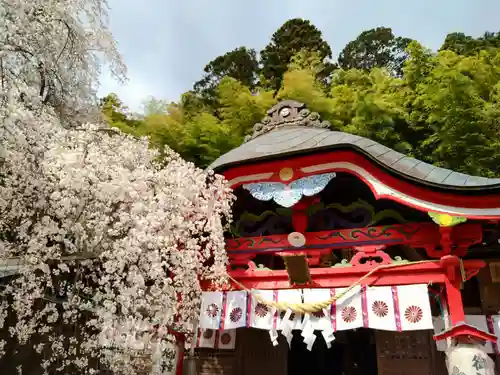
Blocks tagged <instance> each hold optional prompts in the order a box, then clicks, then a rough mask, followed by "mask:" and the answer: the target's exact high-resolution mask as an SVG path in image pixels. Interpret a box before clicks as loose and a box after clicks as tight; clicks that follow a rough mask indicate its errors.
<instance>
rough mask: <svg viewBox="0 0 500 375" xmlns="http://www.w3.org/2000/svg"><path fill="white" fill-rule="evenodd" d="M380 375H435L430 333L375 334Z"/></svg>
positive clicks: (378, 332)
mask: <svg viewBox="0 0 500 375" xmlns="http://www.w3.org/2000/svg"><path fill="white" fill-rule="evenodd" d="M375 338H376V345H377V357H378V362H377V365H378V373H379V375H435V374H434V358H433V349H434V347H435V343H434V342H433V341H432V338H431V334H430V333H429V331H407V332H388V331H376V333H375Z"/></svg>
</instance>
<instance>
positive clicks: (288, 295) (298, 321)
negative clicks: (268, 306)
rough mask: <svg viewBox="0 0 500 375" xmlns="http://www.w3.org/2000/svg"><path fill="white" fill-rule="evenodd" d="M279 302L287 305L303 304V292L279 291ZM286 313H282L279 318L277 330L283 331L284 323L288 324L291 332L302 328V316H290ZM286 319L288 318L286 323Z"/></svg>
mask: <svg viewBox="0 0 500 375" xmlns="http://www.w3.org/2000/svg"><path fill="white" fill-rule="evenodd" d="M278 301H279V302H287V303H296V304H300V303H302V290H301V289H285V290H278ZM286 313H287V312H286V311H280V315H279V318H278V324H277V327H276V328H277V329H283V327H282V325H283V323H286V324H287V325H288V327H289V329H290V330H294V329H301V328H302V314H297V313H294V312H290V313H289V314H288V315H287V314H286ZM284 318H287V319H286V321H285V319H284Z"/></svg>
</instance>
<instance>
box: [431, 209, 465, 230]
mask: <svg viewBox="0 0 500 375" xmlns="http://www.w3.org/2000/svg"><path fill="white" fill-rule="evenodd" d="M428 214H429V216H430V217H431V219H432V221H434V222H435V223H436V224H437V225H439V226H440V227H453V226H455V225H458V224H461V223H465V222H466V221H467V218H466V217H462V216H451V215H448V214H440V213H437V212H428Z"/></svg>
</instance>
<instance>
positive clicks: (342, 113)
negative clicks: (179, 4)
mask: <svg viewBox="0 0 500 375" xmlns="http://www.w3.org/2000/svg"><path fill="white" fill-rule="evenodd" d="M498 38H499V37H498V34H491V33H490V34H486V35H485V36H484V37H482V38H478V39H472V38H470V37H465V36H463V34H450V35H448V37H447V40H446V41H445V43H444V45H443V48H444V49H443V50H442V51H440V52H438V53H434V52H432V51H429V50H426V49H424V48H423V47H422V46H421V45H420V44H418V43H417V42H415V41H413V42H411V43H409V44H408V42H409V40H408V39H405V38H399V37H395V36H394V35H393V34H392V31H391V30H390V29H388V28H378V29H375V30H368V31H366V32H363V33H362V34H361V35H360V36H359V37H358V38H357V39H356V40H354V41H352V42H350V43H349V44H348V45H347V46H346V48H344V50H343V52H342V54H341V56H340V59H339V62H340V65H341V67H342V68H341V69H337V70H335V71H334V72H333V73H331V69H330V68H331V66H332V64H331V63H330V62H329V61H328V60H327V58H329V57H330V56H331V50H330V47H329V46H328V44H327V43H326V42H325V41H323V39H322V37H321V32H320V31H319V30H318V29H316V28H315V27H314V26H313V25H311V24H310V22H309V21H304V20H300V19H294V20H290V21H288V22H286V23H285V24H284V25H283V26H282V27H281V28H280V29H278V31H277V32H276V33H275V34H274V35H273V38H272V40H271V43H270V44H269V45H268V46H266V48H265V49H264V51H262V58H261V71H260V73H261V74H260V77H261V78H260V83H258V82H257V81H256V76H257V69H256V63H255V62H256V58H255V53H254V51H253V50H251V49H247V48H243V47H242V48H239V49H237V50H235V51H232V52H230V53H228V54H226V55H224V56H222V57H220V58H216V59H215V60H214V61H212V62H211V63H209V64H208V65H207V68H206V69H205V72H206V75H205V77H204V79H203V80H201V81H199V82H198V83H197V84H198V86H197V89H198V90H193V91H189V92H187V93H185V94H183V95H182V97H181V99H180V101H179V102H178V103H171V104H167V103H165V102H164V101H161V100H154V99H153V100H149V101H148V102H147V103H146V104H145V116H144V117H143V118H142V119H140V120H138V119H132V118H131V117H130V116H129V115H128V114H127V109H126V108H125V107H123V105H122V103H121V102H120V101H119V99H118V98H117V97H116V96H115V95H109V96H108V97H106V98H104V99H103V100H102V103H101V104H102V110H103V114H104V117H105V119H106V120H107V121H108V122H109V123H110V124H111V125H112V126H117V127H119V128H120V129H122V130H124V131H127V132H129V133H132V134H134V135H138V136H144V135H147V136H149V137H150V138H151V144H152V146H154V147H160V148H161V147H163V146H164V145H168V146H170V147H171V148H172V149H174V150H175V151H176V152H178V153H179V154H180V155H181V156H182V157H183V158H185V159H187V160H190V161H192V162H194V163H196V164H197V165H198V166H200V167H206V166H208V165H210V163H211V162H212V161H213V160H214V159H216V158H217V157H218V156H220V155H221V154H224V153H226V152H228V151H230V150H231V149H233V148H235V147H237V146H239V145H240V144H241V143H242V141H243V139H244V137H245V135H247V134H250V133H251V132H252V127H253V125H254V124H255V123H256V122H258V121H260V120H261V119H262V118H263V117H264V116H265V114H266V111H267V110H268V109H269V108H270V107H272V106H273V105H274V104H275V103H276V102H277V101H279V100H284V99H295V100H298V101H300V102H303V103H305V104H306V105H307V106H308V108H309V109H310V110H312V111H316V112H319V113H320V114H321V116H322V117H323V119H325V120H329V121H330V122H331V124H332V128H333V129H335V130H340V131H345V132H349V133H353V134H358V135H361V136H364V137H367V138H370V139H373V140H375V141H377V142H380V143H382V144H383V145H386V146H388V147H390V148H392V149H395V150H397V151H400V152H403V153H406V154H407V155H410V156H413V157H415V158H417V159H420V160H423V161H426V162H429V163H433V164H436V165H439V166H442V167H445V168H450V169H453V170H456V171H460V172H464V173H468V174H473V175H483V176H489V177H491V176H498V175H499V174H500V137H499V136H500V122H499V121H498V118H500V83H499V82H500V52H499V49H498V48H497V47H496V46H497V44H496V43H497V40H498ZM404 46H406V47H407V48H406V50H404V52H403V48H404ZM245 56H246V57H245ZM238 61H243V62H244V66H242V67H240V68H241V69H240V68H238V67H237V66H236V64H237V62H238ZM403 61H404V64H403ZM402 66H404V67H403V68H402ZM325 72H329V73H328V75H327V76H328V79H325V77H326V76H325ZM202 81H203V82H202ZM207 90H208V91H207Z"/></svg>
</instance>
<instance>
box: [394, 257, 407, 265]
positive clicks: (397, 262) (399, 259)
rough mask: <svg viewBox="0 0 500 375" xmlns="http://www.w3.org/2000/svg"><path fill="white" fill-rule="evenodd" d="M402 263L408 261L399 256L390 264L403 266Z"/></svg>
mask: <svg viewBox="0 0 500 375" xmlns="http://www.w3.org/2000/svg"><path fill="white" fill-rule="evenodd" d="M404 263H410V261H409V260H406V259H403V258H401V257H400V256H396V257H394V259H393V260H392V264H404Z"/></svg>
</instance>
